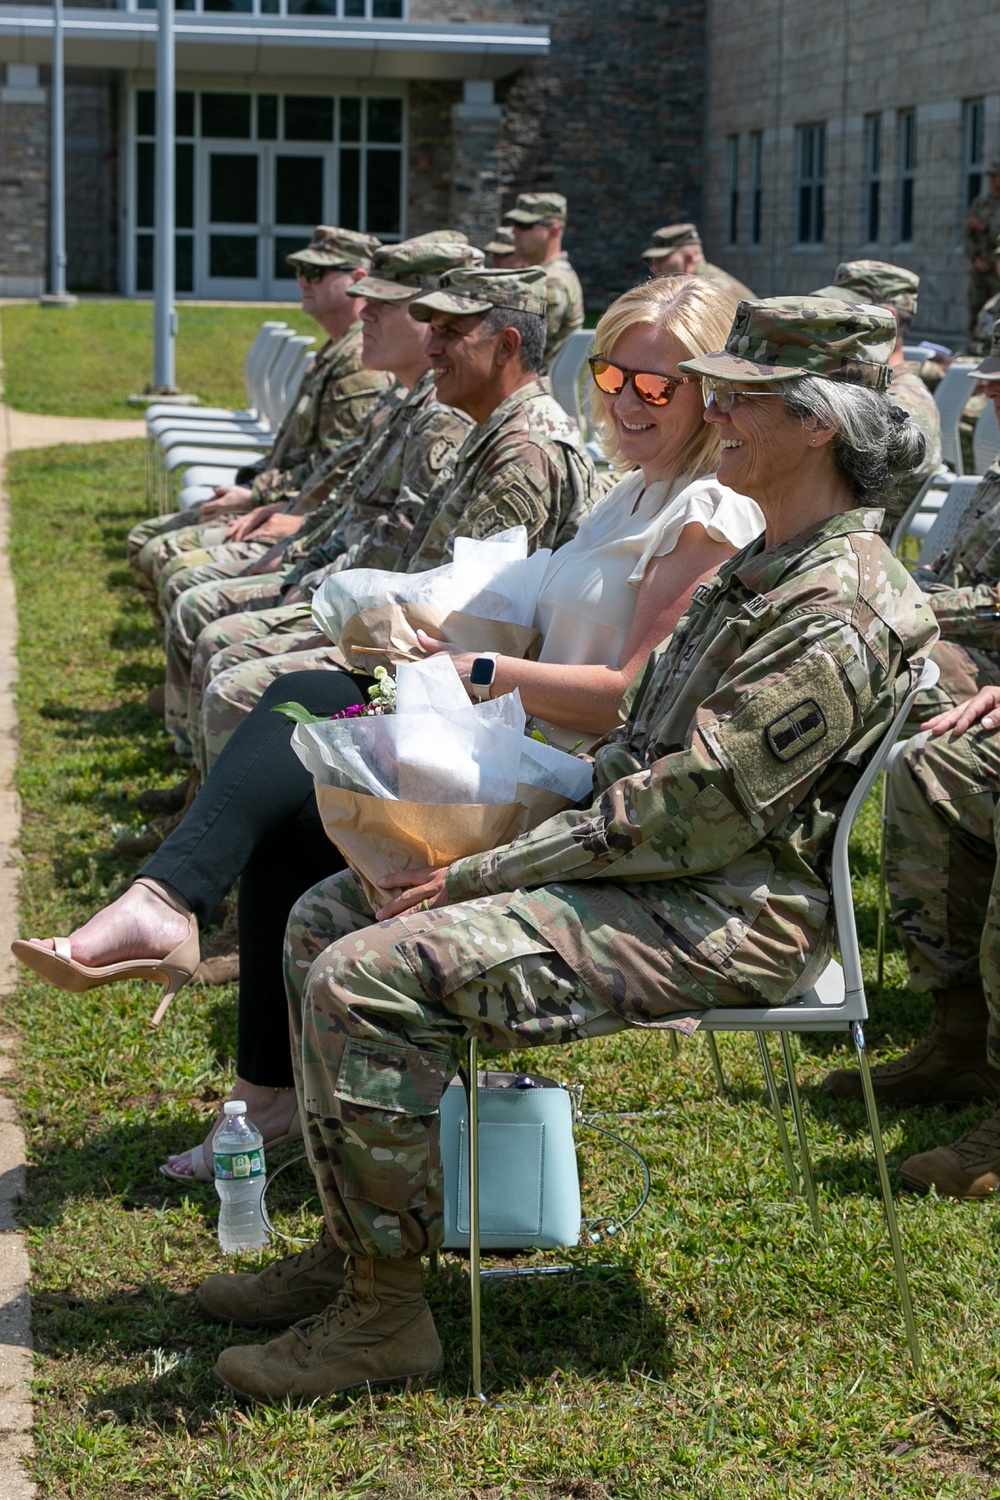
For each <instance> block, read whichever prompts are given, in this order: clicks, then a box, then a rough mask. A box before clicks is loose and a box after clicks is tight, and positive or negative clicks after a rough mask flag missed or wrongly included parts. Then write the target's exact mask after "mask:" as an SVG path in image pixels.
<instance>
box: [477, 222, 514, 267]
mask: <svg viewBox="0 0 1000 1500" xmlns="http://www.w3.org/2000/svg"><path fill="white" fill-rule="evenodd" d="M483 249H484V250H485V251H486V264H487V265H488V266H489V268H490V270H491V271H502V270H513V269H514V267H515V266H518V265H520V259H519V257H518V253H517V246H516V245H515V244H514V231H513V229H512V228H511V227H510V225H509V224H499V225H498V226H497V228H496V229H494V231H493V238H492V239H491V240H490V241H489V242H488V243H487V244H485V245H484V246H483Z"/></svg>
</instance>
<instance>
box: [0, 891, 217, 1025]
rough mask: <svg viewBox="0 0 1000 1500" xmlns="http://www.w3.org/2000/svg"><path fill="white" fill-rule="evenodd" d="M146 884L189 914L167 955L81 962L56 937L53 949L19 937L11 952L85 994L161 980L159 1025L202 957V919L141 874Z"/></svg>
mask: <svg viewBox="0 0 1000 1500" xmlns="http://www.w3.org/2000/svg"><path fill="white" fill-rule="evenodd" d="M133 883H134V884H135V885H144V886H146V888H147V889H148V890H151V891H152V892H153V894H154V895H156V896H159V898H160V900H161V901H165V902H166V903H167V905H168V906H171V907H173V909H174V911H176V912H179V913H180V914H181V916H185V917H187V920H188V930H187V935H186V936H185V938H184V940H183V942H180V943H178V944H177V947H176V948H174V949H173V950H172V951H171V952H170V953H168V954H167V955H166V957H165V958H126V959H122V960H121V961H120V962H118V963H114V964H100V965H91V964H81V963H78V962H77V960H76V959H75V958H73V956H72V954H71V951H70V943H69V938H64V937H57V938H53V939H52V940H51V941H52V948H51V949H50V948H40V947H38V943H37V940H32V941H30V942H26V941H24V940H23V939H20V938H19V939H18V940H17V941H16V942H13V943H11V945H10V951H11V952H12V953H13V955H14V957H15V958H16V959H17V960H18V962H19V963H22V964H24V965H25V967H26V968H29V969H31V970H33V971H34V973H36V974H39V975H41V977H42V979H45V980H48V982H49V984H54V985H57V986H58V987H59V989H61V990H68V991H69V992H70V993H71V994H74V995H81V994H83V993H84V991H85V990H93V989H97V987H98V986H99V985H102V984H113V983H115V981H116V980H119V979H158V980H160V982H161V983H162V984H163V985H164V994H163V999H162V1000H161V1001H160V1003H159V1005H158V1006H157V1007H156V1011H155V1012H154V1014H153V1018H152V1020H151V1021H150V1023H149V1025H150V1028H151V1029H154V1028H155V1027H157V1026H159V1024H160V1022H161V1021H162V1020H163V1017H164V1016H165V1014H166V1011H167V1006H168V1005H169V1004H170V1002H171V1000H172V999H173V998H174V996H175V995H176V994H177V991H178V990H179V989H181V988H182V987H183V986H184V985H185V984H187V982H188V980H189V979H190V978H191V976H192V974H193V973H194V971H195V969H196V968H197V967H198V964H199V962H200V960H201V950H200V947H199V944H198V918H197V917H196V916H195V914H194V912H188V911H185V909H184V907H183V906H182V905H181V904H180V902H179V901H177V900H176V899H175V898H174V897H173V896H172V895H171V894H170V892H169V891H168V890H167V889H166V887H165V886H163V885H161V884H160V882H159V881H157V880H147V879H146V877H145V876H144V875H140V876H138V877H137V879H136V880H135V881H134V882H133Z"/></svg>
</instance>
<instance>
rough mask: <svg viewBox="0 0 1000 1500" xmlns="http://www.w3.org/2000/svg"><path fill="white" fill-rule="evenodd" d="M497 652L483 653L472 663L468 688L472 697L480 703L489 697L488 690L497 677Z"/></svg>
mask: <svg viewBox="0 0 1000 1500" xmlns="http://www.w3.org/2000/svg"><path fill="white" fill-rule="evenodd" d="M499 655H500V653H499V651H484V652H483V654H482V656H477V657H476V658H475V660H474V661H473V663H472V668H471V670H470V672H469V687H470V688H471V689H472V696H473V697H474V698H476V699H478V700H479V702H480V703H482V702H483V700H484V699H486V698H488V697H489V696H490V688H491V687H492V686H493V680H494V678H495V677H496V675H497V657H498V656H499Z"/></svg>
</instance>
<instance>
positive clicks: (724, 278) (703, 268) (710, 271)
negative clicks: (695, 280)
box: [694, 260, 757, 302]
mask: <svg viewBox="0 0 1000 1500" xmlns="http://www.w3.org/2000/svg"><path fill="white" fill-rule="evenodd" d="M694 274H695V275H696V276H705V277H707V278H708V280H709V281H714V282H715V284H716V286H721V287H722V289H723V291H725V292H729V294H730V296H732V297H735V298H736V300H737V302H756V301H757V296H756V293H754V292H752V291H751V290H750V288H749V287H748V286H744V285H743V283H742V281H737V280H736V277H735V276H730V274H729V272H728V271H724V270H723V269H722V267H721V266H713V265H712V262H711V261H710V260H703V261H702V263H701V265H700V266H697V267H696V268H695V273H694Z"/></svg>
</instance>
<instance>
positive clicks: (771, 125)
mask: <svg viewBox="0 0 1000 1500" xmlns="http://www.w3.org/2000/svg"><path fill="white" fill-rule="evenodd" d="M998 46H1000V11H998V10H997V9H996V7H988V6H987V7H982V8H981V10H980V11H979V12H977V14H976V16H975V18H973V17H971V16H970V13H969V12H968V11H967V10H962V9H960V8H956V7H955V6H954V5H952V4H950V3H949V0H905V3H904V0H884V3H883V4H881V5H878V6H875V5H871V4H868V3H867V0H840V3H839V4H834V5H828V6H824V7H823V8H822V12H821V13H820V12H818V11H817V7H816V6H815V5H814V4H811V3H809V0H714V3H713V5H712V8H711V12H710V23H709V76H710V80H711V82H710V88H709V104H708V155H707V180H706V192H705V204H706V207H705V223H704V226H703V228H704V231H705V235H706V241H707V248H708V250H709V253H710V257H711V258H712V259H713V260H718V261H719V262H720V263H721V264H723V265H725V266H726V268H727V269H729V270H732V271H733V272H734V274H735V275H737V276H739V277H740V278H741V280H743V281H746V282H747V283H748V284H749V285H750V286H752V287H753V288H754V289H755V290H756V291H757V292H759V293H760V294H762V295H773V294H777V293H779V292H807V291H810V290H812V289H814V288H815V287H816V286H819V285H822V284H824V283H825V282H826V281H828V280H829V278H830V275H831V273H832V271H833V269H834V267H835V266H836V264H837V262H838V261H840V260H845V259H855V258H858V257H862V256H865V257H874V258H878V259H881V260H889V261H894V262H897V263H899V264H902V265H905V266H908V267H910V268H911V269H912V270H914V271H917V272H918V273H919V275H920V278H921V293H920V308H919V313H918V320H917V326H918V328H919V329H920V330H921V331H923V332H926V333H935V332H936V333H938V334H943V335H946V336H947V337H948V338H949V340H950V341H951V342H953V343H957V342H960V341H961V340H962V338H963V336H964V330H965V324H966V307H965V297H966V292H965V280H966V276H965V262H964V260H963V257H962V252H961V228H962V220H963V217H964V214H965V207H966V202H967V191H966V177H967V172H966V163H965V160H964V149H965V126H966V120H967V115H968V109H969V104H970V101H973V100H981V101H982V107H983V118H984V127H985V128H984V142H983V156H984V158H985V159H988V158H989V157H990V156H995V155H997V154H998V152H1000V84H998V82H997V72H996V66H995V59H996V56H997V48H998ZM748 57H750V58H752V60H753V61H752V73H751V74H750V75H748V72H747V68H746V65H745V59H747V58H748ZM909 109H915V111H916V166H915V175H914V179H913V181H914V186H913V195H914V214H913V219H914V227H913V234H912V238H911V239H909V240H907V241H905V242H903V241H901V240H900V237H899V202H900V192H901V189H900V172H899V167H900V157H899V144H900V142H899V129H900V123H899V112H900V111H906V110H909ZM873 115H878V116H879V117H880V118H881V122H882V124H881V130H882V158H881V188H880V191H879V195H878V196H879V205H880V213H879V220H880V223H879V233H878V237H877V239H875V240H874V241H872V240H870V239H869V238H868V234H867V213H866V199H867V190H868V189H867V173H866V168H865V130H866V125H865V120H866V117H870V116H873ZM813 122H823V123H824V124H825V126H826V152H827V162H826V183H825V193H824V197H825V210H826V212H825V219H826V223H825V229H824V234H823V239H822V243H820V244H818V245H812V244H810V245H802V244H799V243H797V239H798V234H797V194H798V169H797V157H796V147H797V127H799V126H802V125H805V124H809V123H813ZM754 131H757V132H760V133H761V137H762V166H763V173H762V183H763V187H762V205H761V206H762V213H761V237H760V243H759V244H757V245H753V244H751V243H750V242H749V241H750V191H751V184H750V181H749V165H750V162H749V155H750V132H754ZM734 136H737V137H738V138H739V146H740V168H739V174H738V175H739V181H738V186H739V207H738V214H737V218H738V225H737V237H736V241H735V243H730V236H729V190H730V180H729V179H730V160H731V155H730V152H731V147H730V141H731V139H732V137H734ZM985 187H986V184H985V183H984V189H985Z"/></svg>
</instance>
